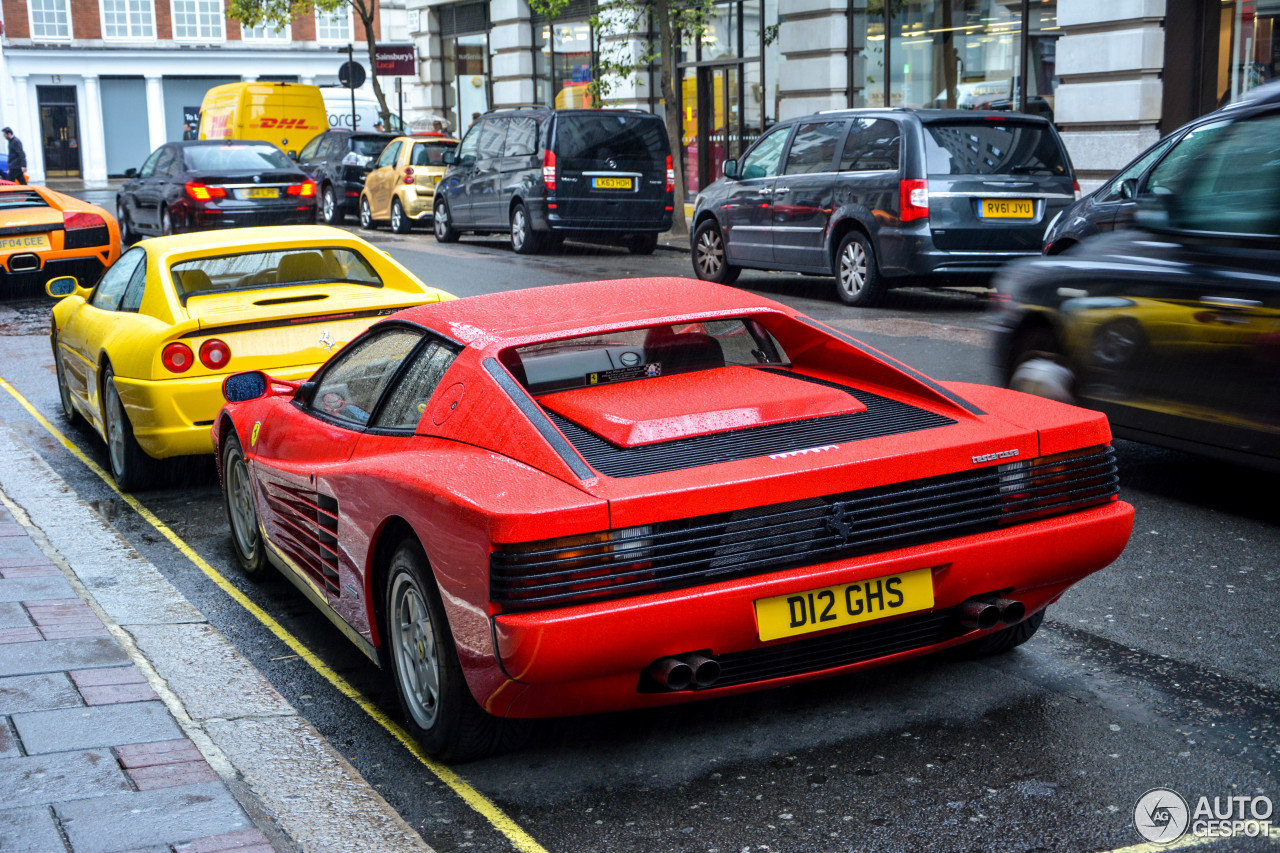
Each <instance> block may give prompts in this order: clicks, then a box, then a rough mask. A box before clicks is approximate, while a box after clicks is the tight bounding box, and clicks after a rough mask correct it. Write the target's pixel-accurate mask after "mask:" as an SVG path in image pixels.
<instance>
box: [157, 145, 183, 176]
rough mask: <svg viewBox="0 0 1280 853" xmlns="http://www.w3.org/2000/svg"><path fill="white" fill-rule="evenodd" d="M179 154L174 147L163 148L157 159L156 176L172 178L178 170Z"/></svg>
mask: <svg viewBox="0 0 1280 853" xmlns="http://www.w3.org/2000/svg"><path fill="white" fill-rule="evenodd" d="M177 167H178V155H177V153H176V152H175V151H174V150H173V149H172V148H161V149H160V159H159V160H157V161H156V177H157V178H170V177H173V175H175V174H176V173H177V172H178V168H177Z"/></svg>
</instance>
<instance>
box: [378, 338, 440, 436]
mask: <svg viewBox="0 0 1280 853" xmlns="http://www.w3.org/2000/svg"><path fill="white" fill-rule="evenodd" d="M453 359H454V354H453V352H452V351H451V350H448V349H445V348H444V347H442V346H440V345H439V344H437V343H434V342H433V343H431V344H429V345H428V346H425V347H423V348H422V350H421V352H419V353H418V355H417V357H416V358H415V359H414V360H413V364H411V365H409V369H408V370H406V371H405V373H404V376H403V377H402V378H401V379H400V384H398V385H397V386H396V387H395V388H393V389H391V393H390V395H388V397H387V402H386V405H384V406H383V407H382V411H381V412H379V413H378V420H377V421H376V422H375V423H374V426H376V427H380V428H382V429H410V430H411V429H414V428H415V427H417V426H418V421H420V420H422V413H423V412H425V411H426V410H427V403H428V402H429V401H430V400H431V395H432V394H433V393H435V390H436V386H437V385H439V384H440V378H441V377H442V376H444V372H445V371H446V370H448V369H449V365H451V364H453Z"/></svg>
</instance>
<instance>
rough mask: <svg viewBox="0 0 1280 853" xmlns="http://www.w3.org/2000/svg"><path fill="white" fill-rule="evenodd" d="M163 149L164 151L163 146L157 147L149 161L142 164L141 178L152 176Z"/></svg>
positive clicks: (139, 172)
mask: <svg viewBox="0 0 1280 853" xmlns="http://www.w3.org/2000/svg"><path fill="white" fill-rule="evenodd" d="M162 151H164V149H163V148H157V149H156V150H155V151H152V152H151V156H150V157H148V158H147V161H146V162H145V163H143V164H142V168H141V169H139V170H138V177H139V178H149V177H151V175H152V173H153V172H155V170H156V161H157V160H159V159H160V152H162Z"/></svg>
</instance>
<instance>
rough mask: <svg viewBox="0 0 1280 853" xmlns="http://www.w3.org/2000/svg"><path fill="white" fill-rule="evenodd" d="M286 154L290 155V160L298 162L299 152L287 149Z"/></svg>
mask: <svg viewBox="0 0 1280 853" xmlns="http://www.w3.org/2000/svg"><path fill="white" fill-rule="evenodd" d="M285 154H287V155H289V159H290V160H292V161H293V162H295V163H296V162H298V152H297V151H286V152H285Z"/></svg>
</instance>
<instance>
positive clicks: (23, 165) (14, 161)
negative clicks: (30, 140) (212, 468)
mask: <svg viewBox="0 0 1280 853" xmlns="http://www.w3.org/2000/svg"><path fill="white" fill-rule="evenodd" d="M0 133H4V138H5V139H7V140H9V180H11V181H13V182H15V183H19V184H25V183H26V182H27V175H26V171H27V152H26V151H23V150H22V140H21V139H19V138H18V137H16V136H14V135H13V128H11V127H6V128H5V129H4V130H3V131H0Z"/></svg>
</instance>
